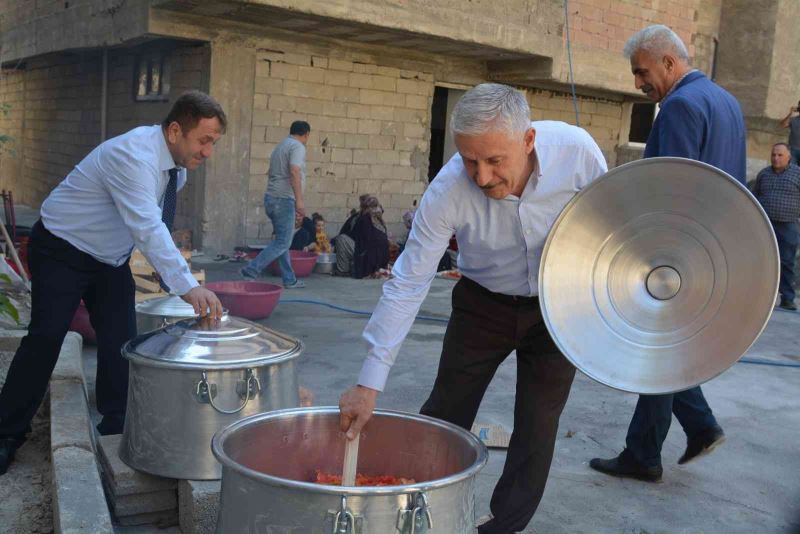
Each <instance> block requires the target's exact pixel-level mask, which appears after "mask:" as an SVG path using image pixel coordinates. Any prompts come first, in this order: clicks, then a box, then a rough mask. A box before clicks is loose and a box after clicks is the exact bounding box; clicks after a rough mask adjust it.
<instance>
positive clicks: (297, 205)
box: [294, 198, 306, 217]
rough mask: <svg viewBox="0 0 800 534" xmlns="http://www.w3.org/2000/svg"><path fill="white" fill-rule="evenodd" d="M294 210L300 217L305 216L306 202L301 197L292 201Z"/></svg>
mask: <svg viewBox="0 0 800 534" xmlns="http://www.w3.org/2000/svg"><path fill="white" fill-rule="evenodd" d="M294 212H295V213H297V214H298V215H299V216H300V217H305V216H306V204H305V202H303V199H302V198H298V199H297V200H295V201H294Z"/></svg>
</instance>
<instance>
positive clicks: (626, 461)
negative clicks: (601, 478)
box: [589, 449, 664, 482]
mask: <svg viewBox="0 0 800 534" xmlns="http://www.w3.org/2000/svg"><path fill="white" fill-rule="evenodd" d="M589 467H591V468H592V469H594V470H595V471H600V472H601V473H605V474H606V475H611V476H615V477H623V478H635V479H637V480H644V481H645V482H661V475H662V474H663V473H664V469H663V468H662V467H661V466H660V465H657V466H655V467H647V466H645V465H642V464H640V463H639V462H637V461H636V460H635V459H634V458H633V455H631V453H629V452H628V449H625V450H623V451H622V452H621V453H619V456H617V457H616V458H609V459H607V460H604V459H602V458H592V460H591V461H590V462H589Z"/></svg>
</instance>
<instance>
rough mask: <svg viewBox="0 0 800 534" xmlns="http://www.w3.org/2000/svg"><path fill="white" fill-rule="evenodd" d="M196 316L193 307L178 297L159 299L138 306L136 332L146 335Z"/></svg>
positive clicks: (146, 301)
mask: <svg viewBox="0 0 800 534" xmlns="http://www.w3.org/2000/svg"><path fill="white" fill-rule="evenodd" d="M196 315H197V314H196V313H194V308H192V305H191V304H189V303H188V302H184V300H183V299H182V298H180V297H179V296H177V295H169V296H167V297H157V298H154V299H149V300H145V301H142V302H139V303H138V304H136V330H137V331H138V332H139V334H144V333H147V332H152V331H153V330H157V329H159V328H162V327H164V326H167V325H168V324H172V323H176V322H178V321H180V320H182V319H190V318H192V317H195V316H196Z"/></svg>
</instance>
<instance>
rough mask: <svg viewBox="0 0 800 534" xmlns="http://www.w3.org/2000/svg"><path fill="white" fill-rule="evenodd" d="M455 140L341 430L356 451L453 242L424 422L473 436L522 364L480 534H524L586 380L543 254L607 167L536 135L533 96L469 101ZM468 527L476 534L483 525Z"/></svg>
mask: <svg viewBox="0 0 800 534" xmlns="http://www.w3.org/2000/svg"><path fill="white" fill-rule="evenodd" d="M450 129H451V130H452V132H453V135H454V139H455V144H456V147H457V148H458V154H456V155H454V156H453V158H451V159H450V161H449V162H448V163H447V164H446V165H445V166H444V167H443V168H442V170H441V171H440V172H439V174H438V175H437V176H436V178H435V179H434V180H433V182H432V183H431V185H430V187H428V190H427V191H426V192H425V195H424V196H423V197H422V201H421V203H420V206H419V209H418V210H417V212H416V214H415V217H414V224H413V226H412V227H411V231H410V234H409V237H408V241H407V243H406V247H405V250H404V251H403V253H402V254H401V255H400V257H399V258H398V260H397V263H395V264H394V269H393V274H394V278H393V279H392V280H389V281H388V282H386V284H384V286H383V297H382V298H381V299H380V301H379V302H378V305H377V306H376V307H375V311H374V313H373V315H372V318H371V319H370V321H369V324H368V325H367V327H366V329H365V330H364V338H365V339H366V340H367V343H368V345H369V351H368V354H367V358H366V361H365V362H364V365H363V367H362V369H361V374H360V376H359V379H358V384H357V385H356V386H354V387H353V388H351V389H350V390H348V391H347V392H345V393H344V394H343V395H342V397H341V399H340V401H339V406H340V409H341V428H342V430H343V431H345V432H347V437H348V439H354V438H356V437H357V436H358V434H359V432H360V431H361V428H362V427H363V426H364V424H365V423H366V422H367V420H368V419H369V418H370V416H371V415H372V411H373V409H374V407H375V400H376V397H377V396H378V393H379V392H380V391H382V390H383V389H384V386H385V384H386V379H387V376H388V374H389V369H390V367H391V366H392V364H393V363H394V360H395V357H396V356H397V353H398V351H399V350H400V345H401V344H402V342H403V340H404V339H405V337H406V334H407V333H408V331H409V328H410V327H411V324H412V323H413V322H414V317H415V316H416V314H417V311H418V310H419V307H420V305H421V304H422V301H423V300H424V299H425V296H426V294H427V293H428V289H429V288H430V284H431V281H432V280H433V277H434V275H435V274H436V266H437V264H438V262H439V258H441V257H442V254H443V253H444V251H445V249H446V248H447V246H448V243H449V241H450V237H451V236H452V235H453V234H455V235H456V238H457V240H458V247H459V262H458V263H459V268H460V269H461V271H462V273H463V277H462V278H461V280H460V281H459V282H458V283H457V284H456V286H455V288H454V289H453V312H452V314H451V316H450V321H449V323H448V325H447V331H446V332H445V335H444V344H443V347H442V355H441V360H440V362H439V371H438V375H437V377H436V381H435V383H434V385H433V391H432V392H431V394H430V397H429V398H428V400H427V401H426V402H425V404H424V405H423V407H422V413H423V414H425V415H429V416H432V417H436V418H439V419H444V420H446V421H449V422H451V423H454V424H456V425H458V426H461V427H462V428H464V429H467V430H469V429H470V428H471V427H472V423H473V421H474V419H475V415H476V414H477V411H478V406H479V405H480V403H481V400H482V398H483V395H484V393H485V391H486V388H487V387H488V385H489V382H490V381H491V380H492V377H493V376H494V373H495V371H496V370H497V368H498V366H499V365H500V364H501V363H502V362H503V360H505V359H506V357H507V356H508V355H509V354H510V353H511V352H512V351H516V353H517V362H516V363H517V389H516V402H515V407H514V431H513V434H512V436H511V442H510V444H509V448H508V456H507V457H506V463H505V468H504V469H503V474H502V476H501V477H500V481H499V482H498V483H497V486H496V487H495V490H494V495H493V496H492V500H491V511H492V514H493V515H494V517H493V518H492V519H490V520H489V521H488V522H487V523H485V524H483V525H481V526H480V527H479V532H481V533H483V534H489V533H492V534H508V533H511V532H519V531H521V530H523V529H524V528H525V526H526V525H527V524H528V522H529V521H530V519H531V517H533V513H534V512H535V511H536V507H537V506H538V504H539V501H540V500H541V497H542V494H543V492H544V487H545V483H546V481H547V474H548V472H549V470H550V461H551V460H552V457H553V449H554V446H555V439H556V431H557V429H558V420H559V417H560V415H561V411H562V409H563V407H564V404H565V403H566V401H567V396H568V395H569V390H570V386H571V384H572V379H573V377H574V375H575V368H574V367H573V366H572V365H571V364H570V363H569V362H568V361H567V359H566V358H564V356H563V355H562V354H561V353H560V352H559V350H558V348H557V347H556V345H555V344H554V342H553V340H552V339H551V338H550V335H549V334H548V331H547V328H546V327H545V324H544V321H543V319H542V315H541V312H540V310H539V302H538V294H539V287H538V281H537V276H538V272H539V262H540V258H541V255H542V248H543V247H544V242H545V238H546V237H547V234H548V232H549V230H550V227H551V226H552V224H553V222H554V221H555V220H556V217H557V216H558V214H559V213H560V212H561V210H562V208H563V207H564V206H565V205H566V204H567V202H569V201H570V199H571V198H572V197H574V196H575V194H576V193H578V192H579V191H580V190H581V189H582V188H583V187H585V186H586V185H587V184H589V183H590V182H591V181H592V180H594V179H595V178H597V177H599V176H601V175H602V174H604V173H605V172H606V170H607V167H606V162H605V159H604V157H603V154H602V152H601V151H600V149H599V148H598V146H597V144H595V142H594V141H593V140H592V138H591V137H590V136H589V134H587V133H586V132H585V131H584V130H582V129H580V128H577V127H575V126H570V125H568V124H565V123H562V122H555V121H538V122H531V121H530V108H529V107H528V103H527V101H526V100H525V96H524V95H523V94H521V93H520V92H519V91H517V90H515V89H513V88H511V87H507V86H505V85H499V84H491V83H486V84H481V85H478V86H476V87H474V88H473V89H471V90H470V91H468V92H467V93H465V94H464V96H463V97H461V99H460V100H459V101H458V103H457V104H456V106H455V108H454V110H453V116H452V119H451V123H450ZM466 521H467V523H466V524H465V525H464V526H465V528H469V526H470V525H471V521H472V518H467V519H466ZM464 531H466V530H463V531H462V530H459V532H464Z"/></svg>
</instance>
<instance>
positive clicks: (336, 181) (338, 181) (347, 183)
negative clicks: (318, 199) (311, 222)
mask: <svg viewBox="0 0 800 534" xmlns="http://www.w3.org/2000/svg"><path fill="white" fill-rule="evenodd" d="M319 191H320V192H321V193H323V194H325V193H345V194H350V193H354V192H355V181H354V180H351V179H348V178H324V179H321V180H320V181H319ZM323 202H324V199H323Z"/></svg>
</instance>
